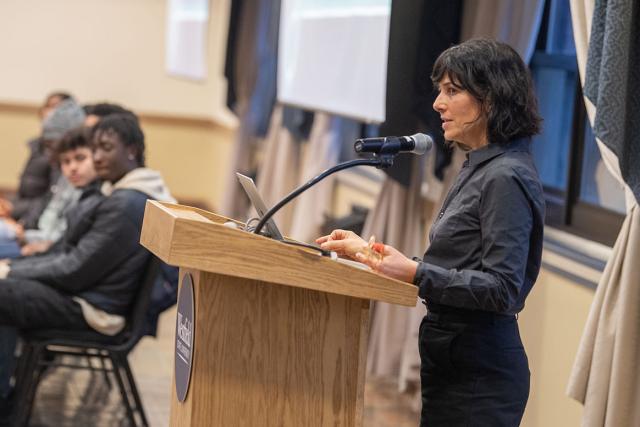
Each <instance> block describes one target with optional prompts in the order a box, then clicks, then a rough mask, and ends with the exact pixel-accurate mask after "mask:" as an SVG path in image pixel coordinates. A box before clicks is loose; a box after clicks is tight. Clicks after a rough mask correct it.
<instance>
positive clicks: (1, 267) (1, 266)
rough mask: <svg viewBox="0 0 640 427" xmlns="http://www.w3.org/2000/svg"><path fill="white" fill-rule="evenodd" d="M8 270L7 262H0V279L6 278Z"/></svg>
mask: <svg viewBox="0 0 640 427" xmlns="http://www.w3.org/2000/svg"><path fill="white" fill-rule="evenodd" d="M10 270H11V267H10V266H9V263H5V262H0V279H6V278H7V276H8V275H9V271H10Z"/></svg>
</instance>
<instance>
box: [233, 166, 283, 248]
mask: <svg viewBox="0 0 640 427" xmlns="http://www.w3.org/2000/svg"><path fill="white" fill-rule="evenodd" d="M236 176H237V177H238V181H240V185H242V188H243V189H244V192H245V193H247V197H249V200H250V201H251V204H252V205H253V207H254V208H255V210H256V212H257V213H258V217H260V218H261V219H262V217H263V216H264V214H265V213H267V211H268V210H269V209H268V208H267V205H265V203H264V200H262V197H261V196H260V193H258V188H257V187H256V184H255V182H253V179H251V178H249V177H248V176H246V175H242V174H241V173H239V172H236ZM265 228H266V230H267V233H268V234H269V235H270V236H271V237H272V238H274V239H276V240H284V237H283V236H282V233H280V230H278V227H277V226H276V223H275V221H274V220H273V218H271V219H269V221H267V222H266V224H265Z"/></svg>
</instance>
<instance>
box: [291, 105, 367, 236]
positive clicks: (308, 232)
mask: <svg viewBox="0 0 640 427" xmlns="http://www.w3.org/2000/svg"><path fill="white" fill-rule="evenodd" d="M336 121H340V124H341V126H336ZM359 131H360V125H359V123H358V122H356V121H353V120H348V119H342V118H337V117H332V116H331V115H329V114H327V113H319V112H317V113H315V115H314V119H313V127H312V128H311V133H310V135H309V142H308V143H307V144H306V145H307V146H306V147H305V151H304V161H303V166H302V169H301V172H300V177H299V182H298V185H302V184H304V183H306V182H307V181H309V180H310V179H311V178H313V177H315V176H316V175H318V174H320V173H321V172H323V171H324V170H326V169H328V168H330V167H331V166H334V165H336V164H337V163H338V157H339V154H340V146H341V144H342V143H343V142H344V141H345V140H346V141H354V140H355V139H356V138H358V133H359ZM334 179H335V175H331V176H329V177H328V178H325V179H324V180H323V181H321V182H320V183H318V184H316V185H315V186H314V187H311V188H310V189H308V190H307V191H306V192H304V193H302V194H301V195H300V196H299V197H298V199H297V200H296V201H295V205H294V209H293V223H292V225H291V231H290V236H291V237H292V238H294V239H297V240H300V241H303V242H312V241H313V240H315V239H316V238H317V237H318V236H319V235H320V228H321V226H322V224H323V223H324V221H325V218H326V215H327V214H328V213H329V212H330V210H331V203H332V195H333V183H334Z"/></svg>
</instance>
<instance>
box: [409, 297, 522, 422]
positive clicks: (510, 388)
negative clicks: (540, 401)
mask: <svg viewBox="0 0 640 427" xmlns="http://www.w3.org/2000/svg"><path fill="white" fill-rule="evenodd" d="M419 346H420V358H421V361H422V364H421V370H420V377H421V381H422V415H421V420H420V426H421V427H434V426H447V427H454V426H482V427H484V426H491V427H499V426H505V427H507V426H508V427H513V426H518V425H519V424H520V420H521V419H522V415H523V413H524V409H525V406H526V404H527V399H528V397H529V364H528V361H527V355H526V354H525V351H524V348H523V346H522V341H521V340H520V333H519V331H518V323H517V320H516V318H515V317H514V316H500V315H493V314H491V313H474V312H469V311H466V312H465V311H462V310H458V311H456V310H453V311H449V312H443V313H429V314H427V316H425V318H424V319H423V320H422V323H421V325H420V343H419Z"/></svg>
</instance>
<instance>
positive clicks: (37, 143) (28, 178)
mask: <svg viewBox="0 0 640 427" xmlns="http://www.w3.org/2000/svg"><path fill="white" fill-rule="evenodd" d="M27 144H28V145H29V151H30V154H29V159H28V160H27V163H26V165H25V167H24V169H23V171H22V175H21V176H20V186H19V187H18V192H17V194H16V197H15V199H14V200H13V212H12V215H13V217H14V219H16V220H19V221H20V222H22V223H23V224H24V225H25V228H28V229H30V228H37V224H38V218H39V217H40V214H42V211H44V209H45V207H46V206H47V203H48V202H49V199H50V198H51V191H50V189H51V186H52V185H53V184H54V183H55V182H56V181H57V180H58V176H60V171H59V170H58V168H56V167H53V166H52V165H51V161H50V160H49V156H48V155H47V153H46V152H45V150H44V147H43V145H42V140H41V139H40V138H35V139H32V140H31V141H29V142H28V143H27Z"/></svg>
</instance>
